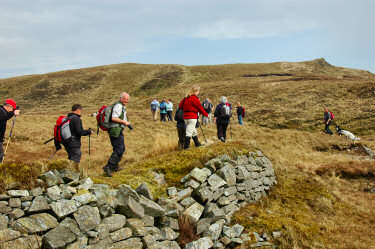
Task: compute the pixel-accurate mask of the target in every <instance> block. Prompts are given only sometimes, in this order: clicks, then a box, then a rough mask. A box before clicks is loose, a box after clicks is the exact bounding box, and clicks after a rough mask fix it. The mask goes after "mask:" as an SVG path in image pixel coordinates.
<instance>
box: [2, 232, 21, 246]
mask: <svg viewBox="0 0 375 249" xmlns="http://www.w3.org/2000/svg"><path fill="white" fill-rule="evenodd" d="M19 237H21V233H20V232H19V231H14V230H12V229H4V230H0V243H4V242H7V241H10V240H15V239H18V238H19ZM0 247H1V245H0Z"/></svg>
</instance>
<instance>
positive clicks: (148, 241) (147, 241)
mask: <svg viewBox="0 0 375 249" xmlns="http://www.w3.org/2000/svg"><path fill="white" fill-rule="evenodd" d="M142 243H143V247H144V248H149V247H150V246H152V245H154V244H156V239H155V238H154V236H152V235H149V234H147V235H146V236H144V237H143V238H142Z"/></svg>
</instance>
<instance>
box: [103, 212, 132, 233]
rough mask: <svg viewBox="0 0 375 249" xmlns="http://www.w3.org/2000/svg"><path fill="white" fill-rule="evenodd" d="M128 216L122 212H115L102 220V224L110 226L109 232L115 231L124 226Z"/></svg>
mask: <svg viewBox="0 0 375 249" xmlns="http://www.w3.org/2000/svg"><path fill="white" fill-rule="evenodd" d="M125 222H126V217H125V216H124V215H121V214H114V215H112V216H109V217H107V218H104V219H103V220H102V222H101V223H102V224H105V225H107V226H108V229H109V232H114V231H117V230H119V229H121V228H122V227H124V225H125Z"/></svg>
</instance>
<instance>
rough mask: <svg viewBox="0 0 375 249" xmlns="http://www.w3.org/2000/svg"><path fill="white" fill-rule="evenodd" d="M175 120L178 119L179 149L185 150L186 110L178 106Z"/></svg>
mask: <svg viewBox="0 0 375 249" xmlns="http://www.w3.org/2000/svg"><path fill="white" fill-rule="evenodd" d="M174 120H176V121H177V134H178V149H179V150H183V149H184V145H185V137H186V124H185V121H184V111H183V110H182V109H180V108H178V107H177V110H176V113H175V115H174Z"/></svg>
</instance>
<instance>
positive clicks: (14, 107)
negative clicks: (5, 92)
mask: <svg viewBox="0 0 375 249" xmlns="http://www.w3.org/2000/svg"><path fill="white" fill-rule="evenodd" d="M5 104H8V105H11V106H13V110H16V107H17V105H16V102H15V101H14V100H13V99H7V100H5Z"/></svg>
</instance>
